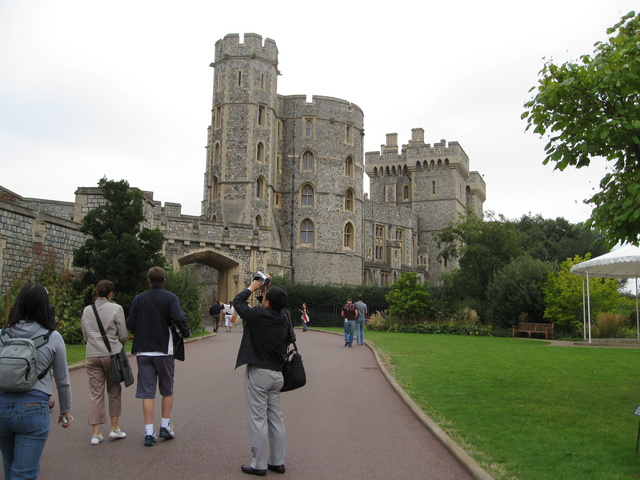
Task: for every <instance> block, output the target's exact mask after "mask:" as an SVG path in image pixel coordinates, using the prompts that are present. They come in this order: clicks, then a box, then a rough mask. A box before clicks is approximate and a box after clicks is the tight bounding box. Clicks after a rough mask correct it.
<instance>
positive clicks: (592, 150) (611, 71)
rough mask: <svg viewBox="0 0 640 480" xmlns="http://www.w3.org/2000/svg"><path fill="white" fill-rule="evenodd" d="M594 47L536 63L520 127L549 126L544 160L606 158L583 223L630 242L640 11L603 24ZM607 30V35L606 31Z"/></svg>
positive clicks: (636, 190)
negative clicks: (575, 58)
mask: <svg viewBox="0 0 640 480" xmlns="http://www.w3.org/2000/svg"><path fill="white" fill-rule="evenodd" d="M607 34H608V35H611V36H610V37H609V39H608V40H607V41H606V42H597V43H596V44H595V51H594V54H593V55H592V56H591V55H583V56H582V57H580V61H579V62H567V63H564V64H562V65H557V64H555V63H554V62H553V61H552V60H551V61H548V62H546V63H545V65H544V66H543V68H542V70H541V71H540V76H541V78H540V79H539V80H538V85H537V86H535V87H533V88H532V89H531V91H535V96H534V97H533V98H532V99H531V100H530V101H528V102H526V103H525V105H524V106H525V108H526V111H525V112H524V113H523V114H522V118H525V119H526V120H527V130H529V129H530V128H532V127H533V131H534V132H535V133H537V134H539V135H540V136H545V135H546V134H547V132H549V137H548V143H547V145H546V146H545V155H546V157H545V159H544V162H543V163H544V164H545V165H546V164H549V163H555V164H556V165H555V168H556V169H558V170H561V171H562V170H564V169H565V168H566V167H567V166H573V167H576V168H582V167H586V166H588V165H589V164H590V162H591V160H592V159H593V158H594V157H604V158H606V159H607V160H608V161H610V162H612V166H611V171H610V172H608V173H607V174H606V175H605V176H604V178H603V179H602V180H601V181H600V191H598V192H597V193H595V194H594V195H593V196H592V197H591V198H589V199H587V200H586V201H585V203H588V204H592V205H593V206H594V208H593V211H592V213H591V218H590V219H589V220H588V222H587V225H588V226H593V227H595V228H596V229H598V230H599V231H600V232H601V233H602V235H603V238H604V239H605V241H606V242H607V245H608V246H613V245H615V244H616V243H618V242H619V241H622V242H630V243H633V244H635V245H637V244H638V241H639V235H640V93H639V92H640V41H638V38H640V37H639V36H640V15H636V14H635V12H630V13H628V14H627V15H625V16H624V17H622V19H621V21H620V22H618V23H617V24H616V25H614V26H613V27H611V28H609V29H608V30H607ZM613 34H615V35H613Z"/></svg>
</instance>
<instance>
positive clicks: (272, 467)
mask: <svg viewBox="0 0 640 480" xmlns="http://www.w3.org/2000/svg"><path fill="white" fill-rule="evenodd" d="M267 468H268V469H269V470H271V471H272V472H276V473H284V465H267Z"/></svg>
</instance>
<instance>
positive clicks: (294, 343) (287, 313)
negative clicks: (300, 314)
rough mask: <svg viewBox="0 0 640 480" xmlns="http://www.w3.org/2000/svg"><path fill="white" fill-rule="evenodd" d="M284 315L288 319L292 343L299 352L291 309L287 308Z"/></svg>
mask: <svg viewBox="0 0 640 480" xmlns="http://www.w3.org/2000/svg"><path fill="white" fill-rule="evenodd" d="M283 313H284V316H285V318H286V319H287V323H288V324H289V335H291V343H293V349H294V350H295V351H296V352H297V351H298V346H297V345H296V332H294V331H293V322H292V321H291V315H290V313H289V310H285V311H284V312H283Z"/></svg>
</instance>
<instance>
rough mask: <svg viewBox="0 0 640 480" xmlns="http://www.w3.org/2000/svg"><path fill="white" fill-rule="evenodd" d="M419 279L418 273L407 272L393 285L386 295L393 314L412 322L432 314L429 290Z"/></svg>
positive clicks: (390, 311)
mask: <svg viewBox="0 0 640 480" xmlns="http://www.w3.org/2000/svg"><path fill="white" fill-rule="evenodd" d="M418 280H419V279H418V275H417V274H416V273H414V272H407V273H403V274H402V275H400V278H398V280H397V281H396V283H394V284H393V285H392V286H391V291H390V292H389V293H388V294H387V295H386V296H385V299H386V300H387V302H389V314H390V315H391V316H393V317H397V318H398V319H402V321H408V323H409V324H411V323H413V322H415V321H417V320H420V319H425V318H427V317H429V316H430V315H431V314H432V310H431V298H430V295H429V292H428V291H427V289H426V288H425V286H424V285H420V284H419V283H418Z"/></svg>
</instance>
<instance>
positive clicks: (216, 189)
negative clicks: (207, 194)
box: [212, 177, 218, 200]
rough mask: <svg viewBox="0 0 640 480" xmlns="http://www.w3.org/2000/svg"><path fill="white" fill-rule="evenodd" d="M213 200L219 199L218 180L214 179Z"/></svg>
mask: <svg viewBox="0 0 640 480" xmlns="http://www.w3.org/2000/svg"><path fill="white" fill-rule="evenodd" d="M212 194H213V198H212V200H216V199H217V198H218V179H217V178H216V177H213V192H212Z"/></svg>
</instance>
